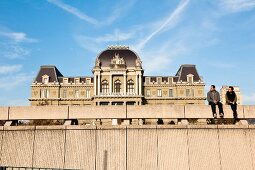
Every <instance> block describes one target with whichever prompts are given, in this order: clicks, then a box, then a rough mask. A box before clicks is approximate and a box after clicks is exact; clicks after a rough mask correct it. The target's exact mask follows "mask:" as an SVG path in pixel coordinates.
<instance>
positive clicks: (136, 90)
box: [135, 75, 138, 95]
mask: <svg viewBox="0 0 255 170" xmlns="http://www.w3.org/2000/svg"><path fill="white" fill-rule="evenodd" d="M135 80H136V81H135V94H136V95H138V79H137V75H136V76H135Z"/></svg>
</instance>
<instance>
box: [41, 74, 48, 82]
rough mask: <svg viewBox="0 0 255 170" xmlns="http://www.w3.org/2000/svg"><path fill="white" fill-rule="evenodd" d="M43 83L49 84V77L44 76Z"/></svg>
mask: <svg viewBox="0 0 255 170" xmlns="http://www.w3.org/2000/svg"><path fill="white" fill-rule="evenodd" d="M42 83H43V84H48V83H49V76H48V75H46V74H45V75H43V76H42Z"/></svg>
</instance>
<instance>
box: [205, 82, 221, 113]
mask: <svg viewBox="0 0 255 170" xmlns="http://www.w3.org/2000/svg"><path fill="white" fill-rule="evenodd" d="M207 101H208V102H209V105H211V107H212V113H213V117H214V118H217V114H216V105H218V107H219V113H220V117H221V118H223V117H224V112H223V108H222V103H221V102H220V94H219V92H218V91H216V90H215V85H211V88H210V91H209V92H208V93H207Z"/></svg>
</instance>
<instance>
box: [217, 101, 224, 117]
mask: <svg viewBox="0 0 255 170" xmlns="http://www.w3.org/2000/svg"><path fill="white" fill-rule="evenodd" d="M217 105H218V107H219V113H220V115H221V117H223V116H224V111H223V108H222V103H221V102H218V103H217Z"/></svg>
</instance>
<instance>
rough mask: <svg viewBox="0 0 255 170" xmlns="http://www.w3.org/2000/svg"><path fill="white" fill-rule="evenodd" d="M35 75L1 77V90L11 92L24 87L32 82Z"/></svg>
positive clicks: (20, 74) (22, 74)
mask: <svg viewBox="0 0 255 170" xmlns="http://www.w3.org/2000/svg"><path fill="white" fill-rule="evenodd" d="M33 76H34V75H31V74H25V73H18V74H14V75H8V76H3V77H0V89H3V90H11V89H14V88H16V87H19V86H22V85H24V83H28V82H31V81H32V79H33Z"/></svg>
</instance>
